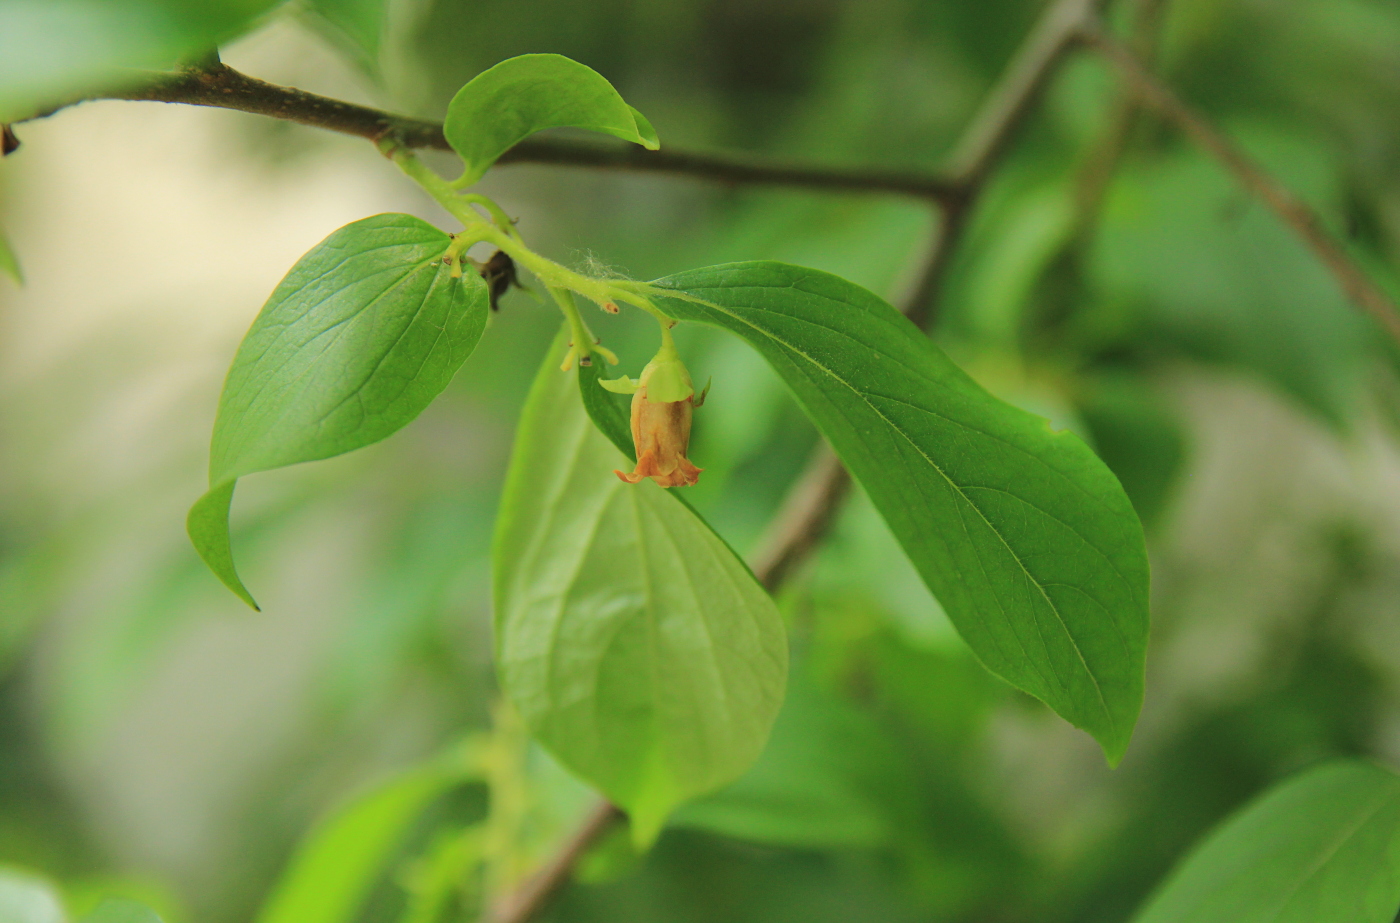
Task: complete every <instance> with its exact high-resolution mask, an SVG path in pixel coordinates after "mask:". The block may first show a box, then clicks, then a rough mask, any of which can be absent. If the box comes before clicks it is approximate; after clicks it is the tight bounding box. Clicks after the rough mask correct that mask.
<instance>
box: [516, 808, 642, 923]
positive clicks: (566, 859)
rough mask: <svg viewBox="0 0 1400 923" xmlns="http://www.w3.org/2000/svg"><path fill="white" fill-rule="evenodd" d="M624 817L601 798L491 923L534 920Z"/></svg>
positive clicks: (519, 922)
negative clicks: (578, 866)
mask: <svg viewBox="0 0 1400 923" xmlns="http://www.w3.org/2000/svg"><path fill="white" fill-rule="evenodd" d="M622 817H623V815H622V812H621V811H619V810H618V809H617V808H616V807H614V806H613V805H612V804H610V803H609V802H607V801H604V800H601V799H600V800H599V801H598V802H597V803H596V804H595V805H594V806H593V808H592V809H591V810H590V811H589V812H588V815H587V816H586V817H585V818H584V819H583V823H582V824H580V825H579V828H578V830H576V831H574V834H573V836H571V837H569V839H568V840H567V841H565V843H564V844H563V845H562V846H561V847H560V848H559V851H558V852H557V853H555V854H554V857H553V858H552V859H550V860H549V863H548V864H547V865H545V866H544V868H542V869H540V870H539V871H538V872H536V873H535V874H534V875H533V876H532V877H531V878H530V879H529V880H528V881H527V882H526V883H525V884H524V885H523V886H522V887H521V888H520V890H518V891H516V892H515V893H514V894H512V895H510V897H509V899H507V900H506V901H505V902H504V903H502V904H501V906H499V907H497V908H495V909H494V910H493V911H492V913H491V916H490V917H489V920H490V921H491V923H526V921H528V920H533V919H534V918H535V917H536V916H537V915H538V914H539V913H540V912H541V911H542V910H544V908H545V907H546V906H548V905H549V903H550V901H552V900H553V899H554V897H555V896H556V895H557V894H558V893H559V890H560V889H561V888H563V887H564V885H566V884H568V882H569V879H570V878H571V877H572V876H573V871H574V866H576V865H578V863H579V860H581V859H582V858H583V857H584V855H585V854H586V853H587V852H588V850H589V848H590V847H592V846H593V844H594V843H596V842H598V841H599V840H600V839H602V838H603V835H604V834H605V833H607V832H608V831H609V830H611V829H613V827H614V826H616V825H617V824H618V822H620V821H621V820H622Z"/></svg>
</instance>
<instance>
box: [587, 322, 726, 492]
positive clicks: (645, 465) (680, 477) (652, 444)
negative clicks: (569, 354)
mask: <svg viewBox="0 0 1400 923" xmlns="http://www.w3.org/2000/svg"><path fill="white" fill-rule="evenodd" d="M599 384H601V385H602V386H603V387H604V388H607V389H608V390H609V391H615V392H617V393H618V394H631V395H632V443H633V445H635V446H636V449H637V466H636V467H635V468H633V469H632V472H631V473H630V474H628V473H624V472H622V471H614V472H613V473H614V474H616V475H617V476H618V477H620V478H622V480H624V481H626V482H627V483H629V484H636V483H637V482H638V481H640V480H641V479H642V478H651V479H652V480H653V481H655V482H656V483H657V484H659V485H660V486H662V487H691V486H694V484H695V483H696V482H697V481H699V480H700V472H701V471H702V470H703V469H701V468H697V467H695V466H694V465H693V464H691V462H690V459H688V458H686V456H685V453H686V451H687V450H688V449H689V447H690V421H691V414H692V412H693V411H694V409H695V408H696V407H699V406H700V405H701V404H703V403H704V402H705V392H708V391H709V387H708V386H706V388H705V392H702V393H701V394H699V395H698V396H697V395H696V393H695V388H694V387H692V386H691V383H690V372H688V371H687V370H686V367H685V364H684V363H682V362H681V357H680V354H679V353H677V352H676V347H675V344H674V343H672V342H671V336H670V333H669V331H667V332H666V334H665V335H664V339H663V341H662V344H661V350H660V352H658V353H657V354H656V357H655V358H654V359H652V360H651V362H649V363H647V366H646V368H644V369H642V377H641V378H619V379H617V380H615V381H600V382H599Z"/></svg>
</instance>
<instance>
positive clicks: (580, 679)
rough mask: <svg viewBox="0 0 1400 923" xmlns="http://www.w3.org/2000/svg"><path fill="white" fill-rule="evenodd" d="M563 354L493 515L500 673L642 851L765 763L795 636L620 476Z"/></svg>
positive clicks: (616, 455) (538, 730)
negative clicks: (621, 813) (709, 795)
mask: <svg viewBox="0 0 1400 923" xmlns="http://www.w3.org/2000/svg"><path fill="white" fill-rule="evenodd" d="M560 344H562V340H560V341H556V345H560ZM558 354H559V350H551V351H550V353H549V355H548V356H547V357H546V360H545V362H544V364H543V366H542V367H541V370H540V373H539V375H538V376H537V377H536V379H535V384H534V386H533V387H532V389H531V392H530V397H529V400H528V402H527V404H526V407H525V412H524V415H523V417H522V419H521V423H520V430H519V434H518V436H517V439H516V447H515V452H514V456H513V459H512V462H511V468H510V474H509V476H508V478H507V483H506V489H505V493H504V496H503V497H502V501H501V512H500V515H499V518H498V520H497V532H496V541H495V547H494V578H495V587H494V594H495V603H496V606H495V609H496V651H497V667H498V670H499V671H500V676H501V683H502V685H503V687H504V688H505V690H506V692H507V694H508V695H509V696H510V698H511V700H512V701H513V702H514V704H515V706H516V708H517V709H518V710H519V712H520V714H521V716H522V717H523V718H524V720H525V722H526V724H527V725H528V726H529V727H530V729H531V731H532V732H533V733H534V735H535V736H536V737H537V738H538V739H539V740H540V741H541V743H543V744H544V745H545V746H546V747H547V748H548V749H549V750H550V751H551V752H552V753H553V754H554V755H555V756H556V757H557V758H558V759H559V760H560V761H561V762H562V763H564V764H565V765H566V766H568V767H569V768H570V769H571V770H572V771H574V772H575V773H577V774H578V775H579V776H581V777H582V778H583V779H585V780H586V781H588V782H590V783H591V784H593V785H595V786H597V787H598V788H599V789H601V790H602V791H603V793H604V794H606V795H607V796H608V797H609V798H611V799H612V800H613V801H614V802H615V803H617V804H619V805H621V806H622V807H623V808H625V809H626V810H627V812H628V814H629V815H630V817H631V820H632V829H633V833H634V836H635V837H636V838H637V839H638V840H639V841H641V842H648V841H650V839H651V838H652V837H654V836H655V834H656V832H657V831H658V830H659V829H660V826H661V824H662V823H663V822H664V820H665V818H666V815H667V814H668V813H669V812H670V811H671V809H672V808H674V807H675V806H676V805H678V804H680V803H681V802H683V801H685V800H687V799H689V798H693V797H695V796H697V795H700V794H703V793H705V792H708V791H712V790H714V789H716V788H718V787H719V786H721V785H723V784H724V783H726V782H729V781H730V780H732V779H734V778H735V777H736V776H738V775H739V774H740V773H742V772H743V771H744V770H746V769H747V768H748V767H749V766H750V765H751V764H752V763H753V761H754V760H755V759H756V758H757V757H758V755H759V753H760V752H761V751H762V749H763V746H764V744H765V743H766V741H767V739H768V734H769V730H770V729H771V727H772V724H773V720H774V718H775V716H776V715H777V712H778V707H779V705H780V703H781V700H782V695H783V686H784V682H785V678H786V674H787V641H786V637H785V632H784V629H783V624H782V619H781V617H780V616H779V614H778V610H777V608H776V607H775V606H774V604H773V601H772V600H771V599H770V598H769V596H768V594H767V593H765V592H764V591H763V589H762V588H761V587H760V586H759V585H758V583H757V582H756V581H755V580H754V578H753V575H752V574H751V573H750V572H749V570H748V568H747V567H746V566H745V565H744V563H743V562H742V561H740V560H739V559H738V558H737V557H735V555H734V553H733V552H732V551H731V550H730V549H729V547H728V546H727V545H726V544H725V543H724V541H723V540H722V539H720V538H719V537H718V536H717V535H715V534H714V532H712V531H711V530H710V528H709V527H708V526H707V525H706V524H705V523H704V522H703V521H702V520H701V519H700V518H699V517H698V516H696V515H695V514H694V513H693V512H692V511H691V510H690V509H689V508H688V507H687V506H686V505H684V504H683V503H678V502H676V498H672V497H669V496H666V495H665V491H664V490H663V489H662V488H659V487H657V486H656V485H655V484H653V483H651V482H650V481H644V482H642V483H641V484H636V485H630V484H624V483H623V482H622V481H620V480H619V479H618V478H617V477H616V475H614V474H613V469H616V468H625V467H627V466H628V464H629V463H628V461H627V459H626V457H625V456H624V455H623V454H622V453H621V452H619V451H618V449H617V448H616V447H615V446H614V445H612V443H611V442H609V440H608V439H607V438H606V437H605V436H603V435H602V434H601V433H600V432H598V430H597V429H596V428H595V427H594V425H593V423H592V422H591V421H590V420H589V418H588V416H587V414H586V413H585V412H584V409H583V406H582V402H581V400H580V398H579V392H578V383H577V375H576V373H574V372H567V373H564V372H560V371H559V369H558V367H557V362H558Z"/></svg>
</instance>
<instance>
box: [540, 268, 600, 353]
mask: <svg viewBox="0 0 1400 923" xmlns="http://www.w3.org/2000/svg"><path fill="white" fill-rule="evenodd" d="M547 287H548V288H549V293H550V294H551V295H553V296H554V300H555V302H556V303H558V305H559V310H561V311H563V312H564V318H565V319H566V320H568V322H569V336H570V339H572V340H573V342H571V343H570V344H569V354H568V356H567V357H565V359H564V366H563V367H564V368H566V369H567V368H569V366H570V365H571V363H572V362H573V359H574V358H575V357H577V358H578V360H579V361H580V362H582V361H583V360H584V359H586V358H588V357H589V356H590V355H592V354H593V332H592V331H591V330H589V329H588V325H587V324H585V323H584V322H583V316H582V315H581V314H579V313H578V305H576V304H574V299H573V296H572V295H570V294H569V293H568V292H567V291H565V290H564V289H561V288H555V287H554V286H552V285H550V286H547Z"/></svg>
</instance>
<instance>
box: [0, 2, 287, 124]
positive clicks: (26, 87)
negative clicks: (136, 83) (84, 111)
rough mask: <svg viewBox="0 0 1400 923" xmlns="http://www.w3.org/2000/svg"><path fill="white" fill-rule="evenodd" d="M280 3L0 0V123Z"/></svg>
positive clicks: (127, 75) (206, 45)
mask: <svg viewBox="0 0 1400 923" xmlns="http://www.w3.org/2000/svg"><path fill="white" fill-rule="evenodd" d="M280 2H281V0H199V2H191V0H0V122H6V121H14V120H18V119H21V118H27V117H29V116H32V115H34V114H35V113H36V112H37V111H39V110H40V109H42V108H44V107H46V106H51V105H54V104H56V103H61V102H65V101H67V100H68V99H71V98H72V97H74V96H78V95H81V94H82V93H85V92H92V91H96V90H102V89H105V88H110V87H114V86H120V85H121V84H123V83H130V82H132V80H133V79H138V80H139V79H143V78H141V77H140V76H139V75H137V74H135V73H134V72H133V71H132V70H131V69H132V68H168V67H171V66H173V65H175V64H176V63H177V62H178V61H179V59H180V58H182V57H184V56H189V55H194V54H199V53H202V52H206V51H209V50H211V49H213V48H214V47H215V46H216V45H217V44H218V43H219V42H222V41H227V40H228V39H231V38H234V37H235V36H237V35H238V34H239V33H241V32H244V31H246V30H247V29H248V28H250V27H251V26H252V25H253V24H254V23H255V22H256V20H257V19H258V17H259V16H261V15H262V14H263V13H265V12H266V11H267V10H269V9H271V8H272V7H273V6H275V5H277V4H278V3H280Z"/></svg>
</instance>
